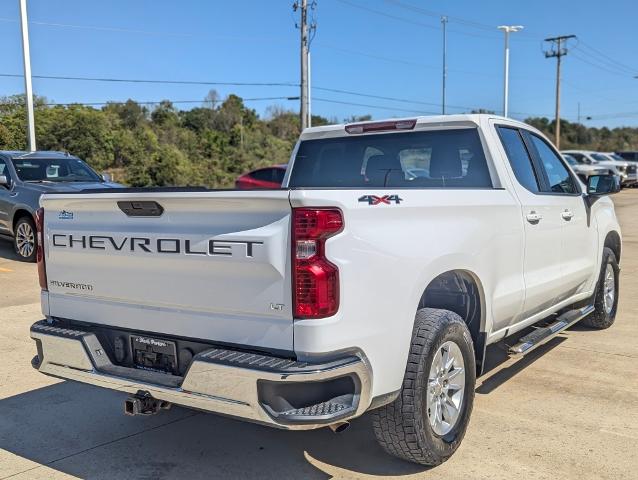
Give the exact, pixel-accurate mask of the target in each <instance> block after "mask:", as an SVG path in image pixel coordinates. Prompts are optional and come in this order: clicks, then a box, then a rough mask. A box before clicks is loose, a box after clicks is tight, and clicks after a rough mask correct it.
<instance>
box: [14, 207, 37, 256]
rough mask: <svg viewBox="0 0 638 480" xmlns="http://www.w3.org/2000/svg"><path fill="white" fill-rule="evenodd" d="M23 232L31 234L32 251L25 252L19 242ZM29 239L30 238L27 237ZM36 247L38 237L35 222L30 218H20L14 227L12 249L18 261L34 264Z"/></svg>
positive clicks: (22, 237) (21, 239)
mask: <svg viewBox="0 0 638 480" xmlns="http://www.w3.org/2000/svg"><path fill="white" fill-rule="evenodd" d="M24 232H31V234H32V235H33V237H32V239H33V246H32V249H27V250H25V249H24V247H23V245H22V244H21V242H22V241H23V239H24V235H23V233H24ZM29 238H31V237H29ZM37 247H38V236H37V233H36V229H35V222H34V221H33V219H32V218H30V217H22V218H20V219H19V220H18V221H17V223H16V226H15V230H14V232H13V248H14V250H15V252H16V255H17V256H18V260H20V261H22V262H35V258H36V252H37Z"/></svg>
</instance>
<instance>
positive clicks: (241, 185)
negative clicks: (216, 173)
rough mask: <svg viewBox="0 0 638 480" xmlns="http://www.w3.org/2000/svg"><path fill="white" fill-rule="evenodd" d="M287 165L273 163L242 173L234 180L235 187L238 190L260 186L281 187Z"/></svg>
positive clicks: (258, 187) (260, 187) (259, 187)
mask: <svg viewBox="0 0 638 480" xmlns="http://www.w3.org/2000/svg"><path fill="white" fill-rule="evenodd" d="M286 167H287V165H274V166H272V167H266V168H260V169H258V170H253V171H252V172H248V173H244V174H243V175H242V176H241V177H238V178H237V180H235V187H236V188H238V189H240V190H255V189H262V188H281V182H283V180H284V175H285V174H286Z"/></svg>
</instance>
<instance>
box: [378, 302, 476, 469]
mask: <svg viewBox="0 0 638 480" xmlns="http://www.w3.org/2000/svg"><path fill="white" fill-rule="evenodd" d="M475 382H476V366H475V358H474V347H473V344H472V339H471V337H470V332H469V331H468V329H467V326H466V324H465V322H464V321H463V319H462V318H461V317H459V316H458V315H457V314H456V313H453V312H450V311H448V310H439V309H433V308H422V309H420V310H419V311H418V312H417V314H416V319H415V326H414V332H413V336H412V345H411V348H410V356H409V358H408V365H407V368H406V372H405V376H404V379H403V386H402V388H401V393H400V395H399V397H398V398H397V399H396V400H395V401H394V402H392V403H390V404H388V405H385V406H383V407H381V408H378V409H376V410H374V412H373V425H374V433H375V435H376V437H377V440H378V441H379V443H380V444H381V446H382V447H383V448H384V449H385V450H386V451H387V452H388V453H390V454H392V455H395V456H397V457H400V458H403V459H405V460H408V461H410V462H415V463H419V464H421V465H439V464H441V463H443V462H444V461H445V460H447V459H448V458H449V457H450V456H451V455H452V454H453V453H454V452H455V451H456V449H457V448H458V446H459V445H460V443H461V440H462V439H463V436H464V435H465V430H466V429H467V426H468V423H469V419H470V414H471V412H472V404H473V402H474V384H475Z"/></svg>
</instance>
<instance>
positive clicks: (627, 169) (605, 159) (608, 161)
mask: <svg viewBox="0 0 638 480" xmlns="http://www.w3.org/2000/svg"><path fill="white" fill-rule="evenodd" d="M562 153H563V154H568V155H571V156H572V157H574V158H575V159H576V160H577V161H578V163H581V164H584V165H595V166H600V167H607V168H609V169H610V170H611V171H612V172H613V173H614V174H615V175H618V176H619V177H620V181H621V184H622V186H623V187H628V186H631V185H634V184H635V183H638V174H637V173H636V165H635V164H634V163H633V162H628V161H626V160H622V159H621V160H618V159H616V158H610V157H609V156H608V155H607V154H604V153H600V152H592V151H589V150H563V151H562Z"/></svg>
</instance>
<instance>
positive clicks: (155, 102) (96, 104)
mask: <svg viewBox="0 0 638 480" xmlns="http://www.w3.org/2000/svg"><path fill="white" fill-rule="evenodd" d="M240 98H241V100H242V102H257V101H267V100H298V99H299V97H255V98H243V97H240ZM129 101H132V102H135V103H137V104H139V105H161V104H162V103H164V102H170V103H172V104H195V103H202V104H203V103H206V101H205V100H202V99H200V100H166V99H165V100H159V101H158V100H151V101H142V100H128V101H125V102H122V101H111V100H109V101H106V102H68V103H64V102H47V103H43V104H41V105H44V106H47V107H58V106H61V107H72V106H75V105H83V106H87V107H99V106H102V105H126V104H127V103H128V102H129ZM4 105H8V103H4Z"/></svg>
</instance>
